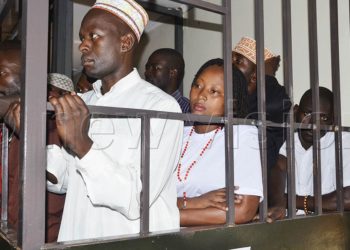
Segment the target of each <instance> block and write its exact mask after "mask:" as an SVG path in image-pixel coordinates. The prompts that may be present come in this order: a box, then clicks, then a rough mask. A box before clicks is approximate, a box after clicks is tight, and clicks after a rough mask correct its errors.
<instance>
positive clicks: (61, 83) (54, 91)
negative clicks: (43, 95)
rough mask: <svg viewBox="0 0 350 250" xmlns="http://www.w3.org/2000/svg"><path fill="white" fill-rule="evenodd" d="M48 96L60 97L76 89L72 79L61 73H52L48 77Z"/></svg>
mask: <svg viewBox="0 0 350 250" xmlns="http://www.w3.org/2000/svg"><path fill="white" fill-rule="evenodd" d="M47 80H48V81H47V82H48V85H47V91H48V94H47V97H48V98H51V97H60V96H63V95H65V94H68V93H70V92H73V91H74V84H73V82H72V80H71V79H70V78H69V77H68V76H66V75H62V74H59V73H50V74H49V75H48V77H47Z"/></svg>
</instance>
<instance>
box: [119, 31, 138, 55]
mask: <svg viewBox="0 0 350 250" xmlns="http://www.w3.org/2000/svg"><path fill="white" fill-rule="evenodd" d="M134 44H135V37H134V36H133V35H132V34H130V33H128V34H126V35H124V36H122V37H121V39H120V51H121V52H123V53H126V52H129V51H130V50H132V48H133V47H134Z"/></svg>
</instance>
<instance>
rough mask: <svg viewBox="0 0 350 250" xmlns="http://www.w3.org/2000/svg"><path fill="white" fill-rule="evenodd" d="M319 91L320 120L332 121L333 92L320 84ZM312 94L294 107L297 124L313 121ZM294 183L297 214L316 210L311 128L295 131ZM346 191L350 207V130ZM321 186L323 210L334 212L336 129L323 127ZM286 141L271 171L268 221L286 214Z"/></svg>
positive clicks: (345, 141)
mask: <svg viewBox="0 0 350 250" xmlns="http://www.w3.org/2000/svg"><path fill="white" fill-rule="evenodd" d="M319 93H320V123H321V125H331V124H333V93H332V92H331V91H330V90H328V89H326V88H324V87H319ZM311 114H312V93H311V89H310V90H308V91H306V92H305V93H304V95H303V96H302V98H301V100H300V104H299V105H296V106H295V115H296V117H295V120H296V122H298V123H305V124H310V123H312V117H311V116H312V115H311ZM294 140H295V149H294V152H295V184H296V190H295V191H296V207H297V209H298V211H297V214H298V215H302V214H309V213H310V212H312V211H314V209H315V203H314V202H315V200H314V190H313V147H312V145H313V132H312V130H311V129H299V130H298V132H295V135H294ZM342 142H343V149H342V150H343V187H344V188H343V193H344V207H345V210H349V209H350V187H349V186H350V157H349V156H350V147H349V146H350V133H348V132H343V134H342ZM320 145H321V186H322V192H321V193H322V207H323V210H324V211H334V210H336V208H337V198H336V195H337V194H336V191H335V190H336V168H335V164H336V163H335V147H334V146H335V145H334V132H326V131H322V130H321V139H320ZM286 157H287V152H286V143H284V144H283V145H282V147H281V149H280V155H279V158H278V161H277V164H276V166H275V167H274V168H273V170H272V172H271V178H270V180H271V187H272V188H271V190H269V198H270V201H271V205H272V208H271V209H270V214H269V220H271V221H273V220H275V219H281V218H283V217H284V216H285V208H286V207H287V201H286V195H287V194H285V192H286V172H287V158H286Z"/></svg>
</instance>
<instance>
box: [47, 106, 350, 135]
mask: <svg viewBox="0 0 350 250" xmlns="http://www.w3.org/2000/svg"><path fill="white" fill-rule="evenodd" d="M87 107H88V109H89V111H90V113H91V114H92V115H93V117H94V118H111V117H130V118H131V117H133V118H141V117H142V115H144V114H147V115H148V116H149V117H150V118H159V119H170V120H182V121H198V122H203V123H225V122H226V120H227V118H225V117H217V116H216V117H211V116H205V115H195V114H190V113H188V114H182V113H174V112H158V111H152V110H145V109H129V108H115V107H102V106H93V105H89V106H87ZM47 110H48V111H53V108H52V106H51V104H50V103H47ZM233 124H241V125H253V126H257V125H259V120H254V119H241V118H233ZM266 126H267V127H276V128H283V127H284V128H289V127H290V126H291V125H289V124H287V123H274V122H270V121H266ZM293 126H294V127H298V128H299V129H312V128H313V125H312V124H304V123H294V124H293ZM320 129H322V130H327V131H334V130H335V129H338V128H336V127H334V126H333V125H320ZM342 130H343V131H350V127H345V126H342Z"/></svg>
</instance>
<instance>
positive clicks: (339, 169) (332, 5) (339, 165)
mask: <svg viewBox="0 0 350 250" xmlns="http://www.w3.org/2000/svg"><path fill="white" fill-rule="evenodd" d="M329 10H330V21H331V25H330V28H331V30H330V32H331V60H332V63H331V66H332V90H333V95H334V112H333V114H334V125H335V126H336V127H338V129H336V130H335V132H334V137H335V138H334V139H335V145H334V146H335V163H336V164H335V166H336V180H337V210H338V211H339V212H341V213H342V212H344V193H343V151H342V148H343V147H342V129H341V123H342V120H341V94H340V72H339V31H338V0H330V1H329Z"/></svg>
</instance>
